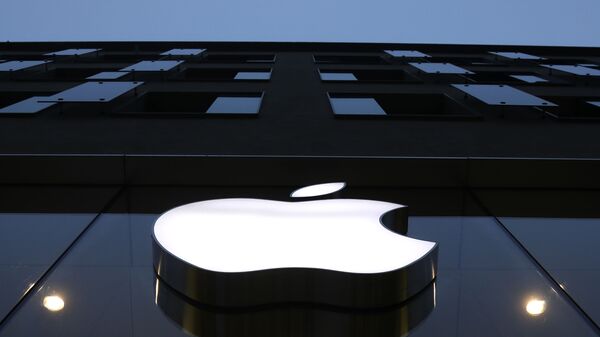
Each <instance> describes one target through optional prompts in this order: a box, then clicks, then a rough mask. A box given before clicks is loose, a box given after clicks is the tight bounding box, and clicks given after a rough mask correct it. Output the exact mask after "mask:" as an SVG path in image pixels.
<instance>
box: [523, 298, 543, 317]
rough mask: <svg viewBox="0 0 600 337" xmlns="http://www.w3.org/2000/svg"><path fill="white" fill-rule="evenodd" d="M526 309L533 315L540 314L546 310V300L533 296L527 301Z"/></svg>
mask: <svg viewBox="0 0 600 337" xmlns="http://www.w3.org/2000/svg"><path fill="white" fill-rule="evenodd" d="M525 310H526V311H527V313H528V314H529V315H531V316H539V315H541V314H543V313H544V311H546V301H544V300H543V299H540V298H535V297H534V298H531V299H529V300H528V301H527V304H526V305H525Z"/></svg>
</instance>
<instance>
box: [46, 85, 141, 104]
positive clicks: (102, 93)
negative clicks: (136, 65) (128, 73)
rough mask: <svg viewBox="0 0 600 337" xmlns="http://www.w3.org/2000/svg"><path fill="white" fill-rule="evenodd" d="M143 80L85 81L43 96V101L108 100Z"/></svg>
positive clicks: (134, 86)
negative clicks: (45, 96)
mask: <svg viewBox="0 0 600 337" xmlns="http://www.w3.org/2000/svg"><path fill="white" fill-rule="evenodd" d="M143 83H144V82H86V83H84V84H80V85H78V86H76V87H73V88H71V89H67V90H65V91H62V92H59V93H58V94H56V95H54V96H50V97H47V98H44V99H43V101H44V102H110V101H112V100H113V99H115V98H117V97H119V96H121V95H123V94H125V93H126V92H128V91H131V90H133V89H135V88H137V87H138V86H140V85H142V84H143Z"/></svg>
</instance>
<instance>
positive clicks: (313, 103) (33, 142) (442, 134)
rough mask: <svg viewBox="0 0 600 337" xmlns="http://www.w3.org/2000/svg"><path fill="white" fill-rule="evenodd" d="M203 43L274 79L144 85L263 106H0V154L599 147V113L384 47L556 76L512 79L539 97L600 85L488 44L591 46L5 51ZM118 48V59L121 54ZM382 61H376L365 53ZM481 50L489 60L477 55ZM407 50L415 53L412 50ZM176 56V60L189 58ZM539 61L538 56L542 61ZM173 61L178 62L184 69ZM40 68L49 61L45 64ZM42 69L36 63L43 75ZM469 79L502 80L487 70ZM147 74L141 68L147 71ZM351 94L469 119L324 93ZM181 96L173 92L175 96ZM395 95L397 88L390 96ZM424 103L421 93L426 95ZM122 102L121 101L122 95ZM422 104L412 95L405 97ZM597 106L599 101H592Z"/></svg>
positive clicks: (513, 153)
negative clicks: (337, 104)
mask: <svg viewBox="0 0 600 337" xmlns="http://www.w3.org/2000/svg"><path fill="white" fill-rule="evenodd" d="M192 46H193V47H203V48H207V52H206V55H205V57H204V59H196V60H194V61H192V63H194V67H197V68H200V69H223V68H231V69H244V68H246V69H248V68H249V69H261V68H265V67H272V76H271V80H270V81H264V82H255V83H253V82H250V81H242V82H236V81H226V80H220V81H215V80H195V81H181V80H177V76H178V75H177V72H175V73H169V74H168V75H167V76H166V77H162V78H153V79H151V80H147V81H145V82H146V83H145V84H144V86H142V87H140V88H139V92H138V94H139V95H143V94H144V93H146V92H153V91H161V92H181V91H188V92H196V93H207V92H212V93H236V92H237V93H239V92H261V91H262V92H264V98H263V101H262V106H261V109H260V113H259V114H258V116H253V117H235V116H222V117H216V116H211V117H210V118H209V117H208V116H205V115H203V114H196V115H192V116H189V115H187V116H181V115H177V114H168V113H164V114H162V115H160V116H147V115H141V114H140V115H137V116H123V115H120V114H118V113H117V114H115V113H113V112H114V111H113V110H119V105H118V104H115V105H111V106H109V107H108V108H105V107H100V108H98V106H97V105H85V104H79V105H71V106H65V108H64V111H62V113H60V112H59V111H50V112H42V113H40V114H38V115H35V116H26V117H22V116H19V117H14V116H0V121H1V123H0V152H2V153H57V154H65V153H86V154H107V153H110V154H122V153H124V154H213V155H310V156H419V157H423V156H424V157H536V158H556V157H558V158H596V157H598V155H599V154H600V136H599V133H598V132H597V130H598V124H596V123H595V121H596V119H598V120H600V112H599V113H597V116H595V115H591V116H586V117H588V118H585V119H583V120H577V121H571V122H568V121H565V120H558V119H555V118H553V117H551V116H549V115H545V114H544V113H540V112H539V111H536V110H533V109H523V108H517V109H515V108H510V107H507V108H505V109H503V110H500V109H497V108H492V107H489V106H485V105H484V104H482V103H480V102H478V101H477V100H475V99H473V98H465V96H464V95H463V94H462V93H461V92H460V91H459V90H457V89H455V88H452V87H450V84H454V83H465V81H467V80H465V79H464V78H462V77H458V76H437V77H436V76H432V75H427V74H423V73H419V72H418V71H416V70H415V69H414V68H413V67H411V66H410V65H408V64H406V63H407V62H408V61H409V60H399V59H393V58H390V57H387V56H386V54H385V53H384V52H383V50H384V49H416V50H419V51H422V52H425V53H430V54H431V55H432V56H434V59H439V60H448V58H449V60H450V61H452V62H454V63H455V64H457V65H461V66H463V67H465V68H467V69H469V70H472V71H474V72H476V73H477V74H479V73H481V72H489V71H494V70H495V71H498V72H500V73H505V74H510V73H520V72H531V71H533V72H536V73H544V74H546V75H547V76H549V77H553V78H555V79H556V82H557V83H559V84H556V83H553V84H551V85H527V84H526V83H522V84H518V83H517V84H514V83H511V85H514V86H515V87H517V88H521V89H523V90H525V91H527V92H529V93H531V94H534V95H537V96H541V97H556V96H564V97H567V98H568V97H594V96H599V97H600V92H599V91H598V89H599V88H600V86H599V85H598V83H599V82H597V81H596V80H594V79H593V78H590V79H589V80H587V79H585V78H579V77H577V76H575V75H571V76H569V75H568V74H557V73H556V72H554V73H550V72H549V71H548V70H547V69H545V68H541V67H540V66H539V65H538V64H537V63H535V62H528V61H511V60H507V59H500V60H498V58H495V57H494V56H493V55H491V54H489V53H488V52H489V51H498V50H508V51H521V52H527V53H531V54H534V55H540V56H544V57H549V58H551V59H555V60H560V62H566V61H565V60H567V61H568V60H572V61H573V62H577V61H585V62H587V63H595V64H600V52H599V50H598V49H597V48H558V47H515V46H512V47H511V46H449V45H376V44H293V43H280V44H277V43H256V44H252V43H177V44H174V43H120V42H119V43H118V42H115V43H4V44H1V45H0V59H7V60H11V59H19V58H28V59H36V58H37V57H39V55H41V54H43V53H44V52H49V51H55V50H61V49H65V48H74V47H97V48H102V49H103V50H102V51H101V52H100V53H99V54H98V55H97V56H96V57H97V59H96V60H93V57H92V59H84V58H81V59H79V60H73V59H68V60H66V59H65V60H55V61H54V64H50V65H49V67H50V68H51V69H52V67H55V66H56V65H57V64H69V65H70V66H72V67H81V68H86V67H92V64H93V65H94V67H95V68H94V69H100V68H103V67H104V68H106V69H111V67H113V68H114V67H121V66H123V65H127V64H133V63H135V62H136V60H138V59H139V60H143V59H156V58H157V57H158V56H157V55H158V54H159V53H160V52H162V51H165V50H168V49H171V48H176V47H179V48H186V47H190V48H191V47H192ZM260 53H272V54H275V55H276V60H275V62H273V63H239V62H226V63H215V61H213V60H211V58H210V57H211V55H219V54H221V55H222V54H229V55H247V54H260ZM110 55H121V59H120V60H119V61H118V63H116V62H117V61H115V59H116V57H112V58H111V57H109V56H110ZM314 55H343V56H347V57H348V56H349V57H353V56H354V57H367V58H365V59H357V60H356V61H354V62H352V64H336V63H335V62H334V63H328V64H316V63H315V62H314V58H313V57H314ZM373 60H379V61H377V63H376V64H371V61H373ZM477 60H487V61H489V62H491V63H495V65H481V64H480V65H474V64H473V61H477ZM413 61H414V60H413ZM189 63H190V62H189V61H188V62H186V63H184V64H183V66H182V67H183V70H185V69H186V67H188V66H189ZM538 63H539V62H538ZM319 68H321V69H338V70H342V69H343V70H355V71H356V70H362V71H369V70H371V71H373V70H379V71H382V72H393V71H400V72H403V73H404V74H408V76H411V77H412V78H413V79H415V81H400V82H389V81H377V80H372V81H359V82H358V83H342V82H328V83H325V82H322V81H321V80H320V78H319V74H318V69H319ZM183 70H180V71H183ZM40 72H41V73H43V72H44V70H40ZM42 75H43V74H42ZM42 75H40V74H37V75H36V76H38V77H37V79H36V77H35V76H34V77H33V78H29V79H27V78H25V79H23V78H21V79H18V78H17V79H15V78H12V79H11V78H6V77H5V78H3V79H2V81H0V91H1V92H2V93H3V95H5V96H10V94H11V93H14V94H15V95H23V94H24V93H25V94H26V93H34V92H35V93H37V94H39V93H44V92H46V93H56V92H58V91H61V90H64V89H67V88H70V87H73V86H75V85H77V84H80V83H83V82H84V81H85V80H83V79H81V80H75V79H73V78H70V79H68V80H64V79H52V78H50V79H43V76H42ZM473 78H474V80H473V81H472V82H469V83H499V82H498V81H496V80H490V79H489V78H488V79H485V78H480V79H477V78H475V77H473ZM142 79H144V78H142ZM328 92H330V93H345V94H354V95H364V94H378V95H384V94H388V97H392V99H394V97H400V96H399V95H400V94H402V93H404V94H405V95H406V94H407V93H408V94H412V95H416V94H429V93H438V94H445V95H447V96H448V97H450V98H452V99H454V100H456V101H458V102H460V104H463V105H464V106H465V107H466V108H467V110H469V111H470V112H472V113H473V115H472V116H471V117H468V118H454V117H453V116H444V115H441V116H434V117H423V116H421V117H417V118H415V117H414V116H406V115H410V113H408V114H406V113H405V114H400V115H396V116H386V118H339V117H336V116H334V114H333V111H332V108H331V106H330V104H329V100H328V96H327V93H328ZM173 99H174V100H177V98H176V97H175V98H173ZM397 99H399V100H402V99H404V98H397ZM421 102H422V103H423V104H428V102H427V99H426V98H425V99H424V100H422V101H421ZM123 104H125V103H123ZM410 104H411V105H409V110H410V109H416V110H418V108H419V107H418V106H419V104H420V103H419V102H418V101H417V102H413V103H410ZM599 110H600V108H599Z"/></svg>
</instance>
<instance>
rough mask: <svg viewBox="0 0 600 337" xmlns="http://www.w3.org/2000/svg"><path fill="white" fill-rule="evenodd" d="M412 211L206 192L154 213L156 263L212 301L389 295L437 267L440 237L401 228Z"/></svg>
mask: <svg viewBox="0 0 600 337" xmlns="http://www.w3.org/2000/svg"><path fill="white" fill-rule="evenodd" d="M319 186H320V187H321V188H322V190H323V191H326V193H330V192H334V191H336V188H335V187H334V186H330V184H327V185H319ZM319 186H312V187H310V188H308V189H306V188H305V189H301V190H298V191H296V192H295V194H292V196H298V195H301V196H311V197H312V196H315V195H318V194H319V193H320V192H318V191H319V190H320V188H319ZM341 187H343V185H341ZM341 187H340V188H341ZM298 192H300V193H298ZM322 193H325V192H322ZM406 221H407V216H406V207H405V206H403V205H399V204H394V203H389V202H383V201H374V200H359V199H325V200H310V201H298V202H286V201H275V200H263V199H245V198H233V199H218V200H207V201H201V202H196V203H191V204H187V205H183V206H180V207H177V208H175V209H172V210H170V211H168V212H166V213H164V214H163V215H161V216H160V217H159V218H158V220H157V221H156V223H155V225H154V233H153V238H154V265H155V269H156V271H157V274H158V276H159V277H160V278H161V279H162V280H163V281H165V282H166V283H167V284H168V285H170V286H171V287H173V288H174V289H176V290H178V291H179V292H181V293H183V294H185V295H186V296H188V297H190V298H192V299H195V300H197V301H200V302H203V303H209V304H214V305H224V306H251V305H259V304H265V303H273V302H317V303H324V304H331V305H339V306H350V307H371V306H383V305H390V304H394V303H398V302H401V301H403V300H405V299H407V298H409V297H410V296H412V295H414V294H416V293H417V292H419V291H420V290H421V289H423V288H424V287H426V286H427V285H428V284H429V283H431V281H432V280H433V279H434V278H435V275H436V266H437V244H435V243H433V242H428V241H421V240H416V239H413V238H409V237H406V236H404V235H400V234H399V233H398V232H400V233H401V232H402V228H406V226H407V224H406Z"/></svg>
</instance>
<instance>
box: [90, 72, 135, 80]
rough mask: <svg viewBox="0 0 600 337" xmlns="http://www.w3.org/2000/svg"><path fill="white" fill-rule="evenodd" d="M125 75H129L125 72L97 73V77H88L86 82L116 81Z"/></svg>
mask: <svg viewBox="0 0 600 337" xmlns="http://www.w3.org/2000/svg"><path fill="white" fill-rule="evenodd" d="M125 75H127V73H126V72H123V71H103V72H101V73H97V74H96V75H92V76H90V77H87V78H86V80H116V79H117V78H121V77H123V76H125Z"/></svg>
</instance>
